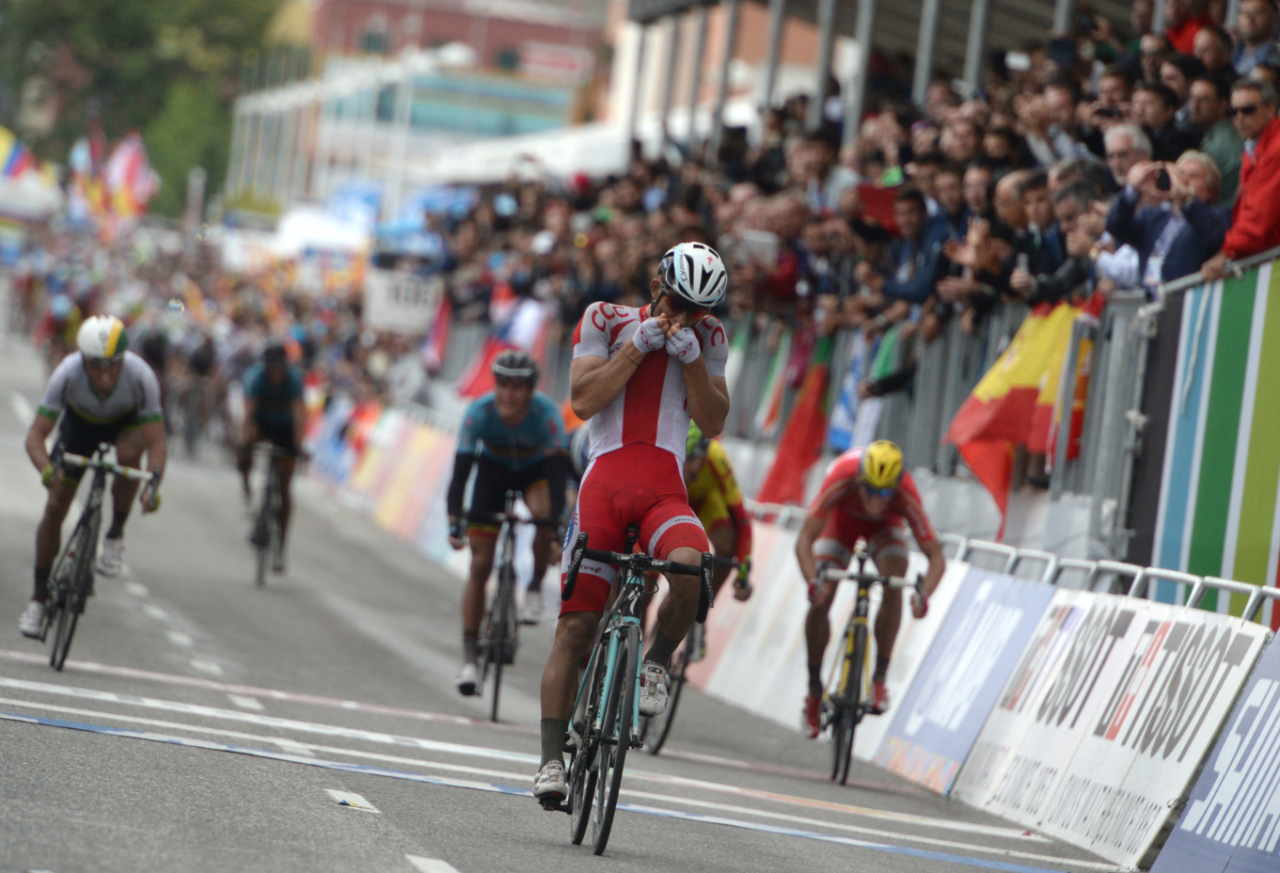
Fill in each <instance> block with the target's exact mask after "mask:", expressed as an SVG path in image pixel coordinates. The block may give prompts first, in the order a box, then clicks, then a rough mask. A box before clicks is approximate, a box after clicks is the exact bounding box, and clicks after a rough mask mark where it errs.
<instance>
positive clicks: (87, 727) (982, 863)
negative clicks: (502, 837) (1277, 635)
mask: <svg viewBox="0 0 1280 873" xmlns="http://www.w3.org/2000/svg"><path fill="white" fill-rule="evenodd" d="M0 719H3V720H6V721H13V722H20V723H26V724H33V725H42V726H49V727H60V728H64V729H72V730H78V731H86V732H91V733H96V734H103V735H107V736H114V737H119V738H122V739H136V740H144V741H148V742H156V743H165V744H168V745H176V746H182V747H185V748H192V749H202V750H207V751H219V752H228V753H231V754H238V755H245V756H248V757H257V758H265V759H268V760H274V761H284V762H289V763H295V764H305V765H307V766H311V767H318V768H321V769H326V770H335V771H338V772H344V773H356V774H360V775H367V776H382V777H386V778H391V779H402V780H406V781H410V782H418V783H423V784H428V785H435V786H440V787H446V788H468V789H472V790H476V791H484V792H489V793H496V794H505V795H509V796H513V797H532V792H531V791H529V790H528V789H521V788H514V787H511V786H508V785H501V784H496V783H491V782H490V783H486V782H477V781H472V780H464V779H452V778H448V777H440V776H428V775H425V774H420V773H409V772H404V771H397V770H386V769H382V768H377V767H368V766H365V765H362V764H347V763H343V762H339V761H326V760H319V759H306V758H298V757H296V756H293V755H289V754H285V753H279V752H272V751H268V750H266V749H255V748H250V747H246V746H231V745H225V744H222V743H213V742H209V741H205V740H191V739H183V738H180V737H175V736H168V735H164V734H156V733H150V732H145V731H131V730H127V729H123V728H112V727H107V726H105V725H97V724H83V723H76V722H64V721H53V720H48V719H42V718H39V717H35V716H24V715H18V714H15V713H7V712H0ZM362 799H363V798H362ZM618 809H620V810H622V811H624V812H635V813H640V814H645V815H654V816H659V817H662V818H675V819H681V820H684V821H690V822H697V823H700V824H718V825H723V826H727V827H734V828H741V829H743V830H750V831H755V832H757V833H767V834H773V835H776V836H789V837H799V838H802V839H808V840H815V841H819V842H826V843H834V844H837V845H844V846H852V847H855V848H861V849H867V850H871V851H875V852H883V853H887V854H894V855H904V856H908V857H915V858H920V859H926V860H932V861H941V862H950V863H955V864H962V865H965V866H969V867H980V868H986V869H992V870H1003V871H1009V873H1051V871H1050V870H1048V869H1046V868H1044V867H1027V866H1022V865H1017V864H1010V863H1007V862H1003V861H994V860H993V861H988V860H985V859H982V858H975V857H972V856H968V855H955V854H949V853H941V852H935V851H933V850H930V849H916V848H911V847H907V846H902V845H895V844H893V843H882V842H873V841H869V840H864V839H857V838H854V837H845V836H838V835H835V834H827V833H818V832H813V831H803V830H797V829H795V828H786V827H780V826H777V825H769V824H763V823H760V822H749V821H742V820H740V819H731V818H724V817H721V816H712V815H703V814H700V813H690V812H681V811H678V810H672V809H662V808H658V807H649V806H640V805H636V804H632V803H619V804H618ZM974 848H980V847H974ZM995 851H997V853H1000V854H1004V851H1003V850H995ZM1041 857H1043V858H1044V859H1045V860H1048V861H1050V862H1052V863H1055V864H1065V865H1068V866H1073V867H1083V868H1088V869H1091V870H1106V871H1117V873H1118V871H1121V870H1123V868H1120V867H1116V866H1114V865H1111V864H1103V863H1098V862H1093V861H1077V860H1073V859H1069V858H1053V857H1048V856H1041Z"/></svg>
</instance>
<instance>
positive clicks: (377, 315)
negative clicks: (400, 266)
mask: <svg viewBox="0 0 1280 873" xmlns="http://www.w3.org/2000/svg"><path fill="white" fill-rule="evenodd" d="M443 292H444V283H443V282H442V281H441V279H440V278H439V277H438V276H433V277H431V278H428V279H424V278H422V277H421V276H417V275H415V274H413V273H410V272H406V271H402V270H382V269H378V268H376V267H373V266H370V267H369V269H368V271H367V272H366V273H365V276H364V323H365V326H366V327H369V328H372V329H373V330H395V331H400V332H402V333H425V332H426V331H427V330H428V329H429V328H430V327H431V323H432V321H433V320H434V319H435V316H436V312H437V311H438V310H439V308H440V295H441V294H442V293H443Z"/></svg>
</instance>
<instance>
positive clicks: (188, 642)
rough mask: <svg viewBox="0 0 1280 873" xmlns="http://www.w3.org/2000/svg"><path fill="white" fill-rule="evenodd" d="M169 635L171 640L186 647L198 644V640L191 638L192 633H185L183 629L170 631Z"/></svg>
mask: <svg viewBox="0 0 1280 873" xmlns="http://www.w3.org/2000/svg"><path fill="white" fill-rule="evenodd" d="M168 637H169V642H171V643H173V644H174V645H175V646H181V647H182V648H184V649H189V648H191V647H192V646H194V645H195V644H196V641H195V640H193V639H191V634H184V633H183V632H182V631H169V633H168Z"/></svg>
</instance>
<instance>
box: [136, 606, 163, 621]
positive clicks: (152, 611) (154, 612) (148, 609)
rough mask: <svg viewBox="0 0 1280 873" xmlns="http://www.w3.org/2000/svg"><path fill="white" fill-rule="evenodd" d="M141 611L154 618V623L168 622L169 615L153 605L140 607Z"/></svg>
mask: <svg viewBox="0 0 1280 873" xmlns="http://www.w3.org/2000/svg"><path fill="white" fill-rule="evenodd" d="M142 611H143V612H144V613H146V614H147V615H149V616H151V617H152V618H154V619H155V620H156V621H168V619H169V613H167V612H165V611H164V610H163V609H161V608H160V607H158V606H156V605H155V604H154V603H148V604H146V605H145V606H143V607H142Z"/></svg>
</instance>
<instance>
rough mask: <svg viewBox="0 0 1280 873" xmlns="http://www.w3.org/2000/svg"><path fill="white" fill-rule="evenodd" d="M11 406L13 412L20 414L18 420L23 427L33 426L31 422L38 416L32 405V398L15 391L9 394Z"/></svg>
mask: <svg viewBox="0 0 1280 873" xmlns="http://www.w3.org/2000/svg"><path fill="white" fill-rule="evenodd" d="M9 406H10V407H11V408H12V409H13V414H14V415H16V416H18V422H19V423H20V424H21V425H22V426H23V427H31V422H32V421H33V420H35V417H36V411H35V409H34V408H33V407H32V406H31V401H30V400H28V399H27V398H26V397H24V396H23V395H22V394H19V393H18V392H17V391H14V392H13V393H12V394H10V395H9Z"/></svg>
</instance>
